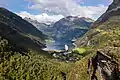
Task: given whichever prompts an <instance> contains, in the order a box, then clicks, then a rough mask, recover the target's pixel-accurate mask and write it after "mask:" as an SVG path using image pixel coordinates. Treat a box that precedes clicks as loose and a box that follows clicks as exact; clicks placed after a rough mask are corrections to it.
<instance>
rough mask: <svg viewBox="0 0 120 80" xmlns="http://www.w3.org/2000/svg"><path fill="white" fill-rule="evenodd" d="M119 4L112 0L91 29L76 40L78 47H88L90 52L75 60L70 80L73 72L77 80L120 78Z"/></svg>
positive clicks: (114, 79)
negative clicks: (77, 60)
mask: <svg viewBox="0 0 120 80" xmlns="http://www.w3.org/2000/svg"><path fill="white" fill-rule="evenodd" d="M119 4H120V1H119V0H114V1H113V3H112V4H111V5H110V6H109V8H108V10H107V11H106V12H105V13H104V14H103V15H102V16H101V17H100V18H99V19H98V20H97V21H96V22H95V23H94V24H93V25H92V29H90V31H88V32H87V33H86V34H85V35H84V36H83V37H82V38H81V39H80V40H78V41H77V42H76V44H78V46H79V47H80V48H81V47H82V48H84V47H89V49H90V53H89V55H88V56H86V57H85V58H83V59H82V60H80V61H79V62H76V65H75V67H74V68H73V71H71V74H72V76H70V80H73V79H74V78H75V77H76V75H75V74H74V73H76V74H77V76H78V78H79V79H78V80H81V79H82V80H88V79H90V78H91V79H92V80H94V79H98V80H101V79H102V80H120V78H119V77H120V69H119V67H120V44H119V43H120V26H119V25H120V22H119V21H120V9H119ZM88 73H89V74H88ZM83 74H84V75H83ZM71 78H72V79H71Z"/></svg>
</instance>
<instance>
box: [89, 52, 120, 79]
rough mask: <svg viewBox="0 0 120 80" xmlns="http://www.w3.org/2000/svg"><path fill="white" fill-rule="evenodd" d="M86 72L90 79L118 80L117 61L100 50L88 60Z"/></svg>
mask: <svg viewBox="0 0 120 80" xmlns="http://www.w3.org/2000/svg"><path fill="white" fill-rule="evenodd" d="M108 53H109V52H108ZM88 73H89V75H90V80H120V70H119V63H118V62H117V61H116V60H113V58H112V57H111V56H108V55H106V54H105V53H104V52H102V51H101V50H99V51H97V55H96V56H95V57H93V58H91V59H90V60H89V62H88Z"/></svg>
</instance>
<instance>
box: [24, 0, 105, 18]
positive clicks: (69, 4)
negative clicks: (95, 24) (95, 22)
mask: <svg viewBox="0 0 120 80" xmlns="http://www.w3.org/2000/svg"><path fill="white" fill-rule="evenodd" d="M26 1H29V3H31V4H30V5H29V6H28V8H29V9H33V10H40V12H41V13H47V14H53V15H54V14H56V15H63V16H69V15H75V16H76V15H79V16H82V17H90V18H94V19H95V18H98V17H99V16H100V15H101V14H102V13H104V12H105V10H106V9H107V7H106V6H104V5H98V6H81V5H80V3H81V4H82V3H84V2H83V0H59V1H58V0H26Z"/></svg>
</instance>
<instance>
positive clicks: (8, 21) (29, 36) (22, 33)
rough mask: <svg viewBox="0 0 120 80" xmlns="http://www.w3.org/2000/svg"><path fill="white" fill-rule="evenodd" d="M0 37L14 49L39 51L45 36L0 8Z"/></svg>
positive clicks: (19, 18)
mask: <svg viewBox="0 0 120 80" xmlns="http://www.w3.org/2000/svg"><path fill="white" fill-rule="evenodd" d="M0 36H1V37H3V38H5V39H7V40H8V41H9V42H10V43H11V44H13V45H14V46H16V47H20V48H25V49H33V50H40V48H42V47H45V45H44V40H45V38H46V36H45V35H44V34H43V33H42V32H40V31H39V30H37V28H35V27H34V26H33V25H32V24H30V23H29V22H27V21H25V20H23V19H22V18H21V17H19V16H17V15H16V14H14V13H12V12H10V11H8V10H7V9H5V8H0Z"/></svg>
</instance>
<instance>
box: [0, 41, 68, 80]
mask: <svg viewBox="0 0 120 80" xmlns="http://www.w3.org/2000/svg"><path fill="white" fill-rule="evenodd" d="M0 43H1V44H0V49H1V51H0V80H63V78H64V77H63V73H64V75H65V76H66V75H67V74H68V73H69V69H70V66H69V64H68V63H64V62H58V61H55V60H52V59H50V58H48V57H45V56H42V55H41V54H40V53H35V52H32V51H31V52H29V53H26V54H27V55H22V54H21V53H19V52H14V51H13V52H12V51H10V49H11V48H10V47H9V46H10V45H9V44H8V41H7V40H5V39H1V40H0ZM11 53H12V54H11ZM13 53H14V54H13Z"/></svg>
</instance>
